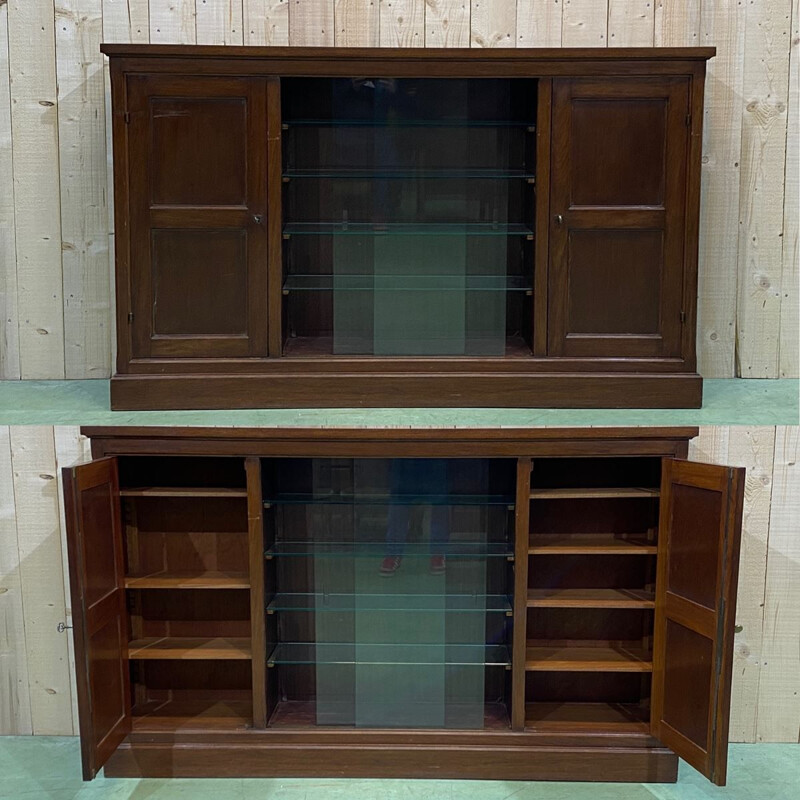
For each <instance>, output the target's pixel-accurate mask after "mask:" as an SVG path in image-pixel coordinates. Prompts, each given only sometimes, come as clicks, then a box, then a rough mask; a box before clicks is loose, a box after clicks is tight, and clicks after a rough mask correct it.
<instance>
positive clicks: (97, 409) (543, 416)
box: [0, 379, 800, 428]
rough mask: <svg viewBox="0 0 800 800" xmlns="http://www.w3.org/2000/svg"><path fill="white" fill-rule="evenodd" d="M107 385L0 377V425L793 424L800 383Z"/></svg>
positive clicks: (797, 419)
mask: <svg viewBox="0 0 800 800" xmlns="http://www.w3.org/2000/svg"><path fill="white" fill-rule="evenodd" d="M108 392H109V382H108V381H107V380H103V381H0V425H225V426H228V425H231V426H258V427H270V426H300V427H304V426H309V427H319V426H340V427H446V428H451V427H453V428H475V427H477V428H487V427H488V428H491V427H535V426H542V425H550V426H554V425H555V426H573V425H574V426H584V425H797V424H800V381H798V380H794V379H784V380H742V379H730V380H707V381H705V384H704V401H703V408H700V409H677V410H673V409H639V410H637V409H633V410H631V409H557V408H556V409H551V408H547V409H519V408H405V409H396V408H372V409H359V408H340V409H259V410H238V411H111V410H110V408H109V399H108V398H109V394H108Z"/></svg>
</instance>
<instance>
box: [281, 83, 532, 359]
mask: <svg viewBox="0 0 800 800" xmlns="http://www.w3.org/2000/svg"><path fill="white" fill-rule="evenodd" d="M535 91H536V88H535V82H531V81H525V80H516V81H509V80H504V81H496V80H490V79H478V80H476V79H473V80H465V79H450V80H447V81H442V80H437V79H406V78H404V79H394V78H373V79H367V78H364V79H353V80H350V79H292V80H290V81H288V82H287V86H286V90H285V92H284V93H283V94H284V109H283V121H284V127H285V129H286V133H285V135H284V142H285V147H284V172H283V174H284V185H285V194H284V198H285V214H284V219H285V223H286V225H285V228H284V239H285V246H284V254H285V274H284V294H285V296H286V298H287V299H286V302H285V316H286V318H287V322H288V324H287V331H286V333H287V337H288V338H287V343H286V351H287V353H288V352H294V353H297V354H308V355H312V354H318V353H320V352H325V351H326V349H327V352H331V353H333V354H338V355H368V354H369V355H384V356H402V355H421V356H425V355H451V356H458V355H504V354H505V353H506V352H507V349H508V341H509V339H512V340H514V341H515V342H517V340H519V341H522V342H525V341H526V340H527V341H528V342H529V339H530V324H529V323H530V302H526V301H525V300H526V296H527V295H526V294H519V295H517V294H516V292H514V293H513V294H512V293H511V292H510V291H509V290H513V289H515V288H522V289H524V290H527V293H528V294H529V293H530V287H531V283H532V258H533V250H532V248H533V245H532V238H533V235H532V230H533V181H534V178H535V170H534V168H533V161H534V158H533V153H534V137H533V136H532V133H533V126H532V124H531V123H530V122H529V120H530V119H531V118H532V117H533V116H534V114H533V111H534V109H535ZM311 232H314V233H315V235H314V236H308V235H303V234H307V233H311ZM315 275H320V276H324V278H323V279H322V280H320V281H315V280H314V276H315ZM487 287H492V289H493V290H492V291H487ZM309 289H315V291H313V293H310V292H309V291H308V290H309ZM293 339H310V340H311V341H312V342H313V344H312V343H306V344H300V345H299V346H298V345H297V344H295V343H294V342H293V341H292V340H293ZM326 342H327V344H326ZM517 346H518V345H517ZM528 352H529V350H528Z"/></svg>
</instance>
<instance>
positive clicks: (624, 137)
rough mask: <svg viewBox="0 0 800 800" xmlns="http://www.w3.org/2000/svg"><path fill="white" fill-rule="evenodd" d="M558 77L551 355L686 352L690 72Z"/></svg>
mask: <svg viewBox="0 0 800 800" xmlns="http://www.w3.org/2000/svg"><path fill="white" fill-rule="evenodd" d="M553 86H554V90H553V121H552V142H553V144H552V165H551V170H552V171H551V176H552V177H551V187H552V188H551V198H550V211H551V223H550V268H549V278H548V281H549V307H550V310H549V316H548V327H549V334H548V353H549V354H550V355H554V356H567V357H609V358H611V357H640V358H660V357H678V356H680V346H681V345H680V334H681V298H682V292H683V251H684V247H683V233H684V216H685V204H686V157H687V148H688V130H687V127H686V119H687V116H686V115H687V113H688V104H689V81H688V79H686V78H673V77H657V78H655V77H654V78H625V79H619V80H616V79H613V78H612V79H604V80H602V81H600V80H596V79H592V78H585V79H562V80H555V81H554V82H553Z"/></svg>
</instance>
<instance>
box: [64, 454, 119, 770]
mask: <svg viewBox="0 0 800 800" xmlns="http://www.w3.org/2000/svg"><path fill="white" fill-rule="evenodd" d="M64 503H65V508H66V520H67V550H68V553H69V577H70V589H71V592H72V615H73V624H74V630H73V633H74V635H75V671H76V673H77V686H78V710H79V717H80V732H81V755H82V758H83V777H84V780H91V779H92V778H93V777H94V776H95V775H96V774H97V772H98V771H99V770H100V768H101V767H102V766H103V764H104V763H105V762H106V760H107V759H108V757H109V756H110V755H111V754H112V753H113V752H114V750H116V748H117V747H118V746H119V744H120V742H121V741H122V740H123V739H124V738H125V736H126V735H127V734H128V733H129V732H130V730H131V700H130V689H129V687H130V675H129V673H128V631H127V616H126V609H125V564H124V558H123V551H122V548H123V542H122V524H121V513H120V499H119V477H118V474H117V459H116V458H101V459H98V460H97V461H92V462H90V463H88V464H83V465H81V466H79V467H72V468H71V469H65V470H64Z"/></svg>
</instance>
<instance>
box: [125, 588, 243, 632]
mask: <svg viewBox="0 0 800 800" xmlns="http://www.w3.org/2000/svg"><path fill="white" fill-rule="evenodd" d="M139 594H140V600H139V609H138V610H139V613H140V615H141V631H142V632H141V635H142V636H144V637H147V636H202V637H211V636H244V637H249V636H250V596H249V593H248V592H246V591H240V590H233V589H232V590H216V591H213V592H210V591H204V590H202V589H199V590H187V589H180V590H174V591H172V590H160V589H158V590H145V591H141V592H140V593H139Z"/></svg>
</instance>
